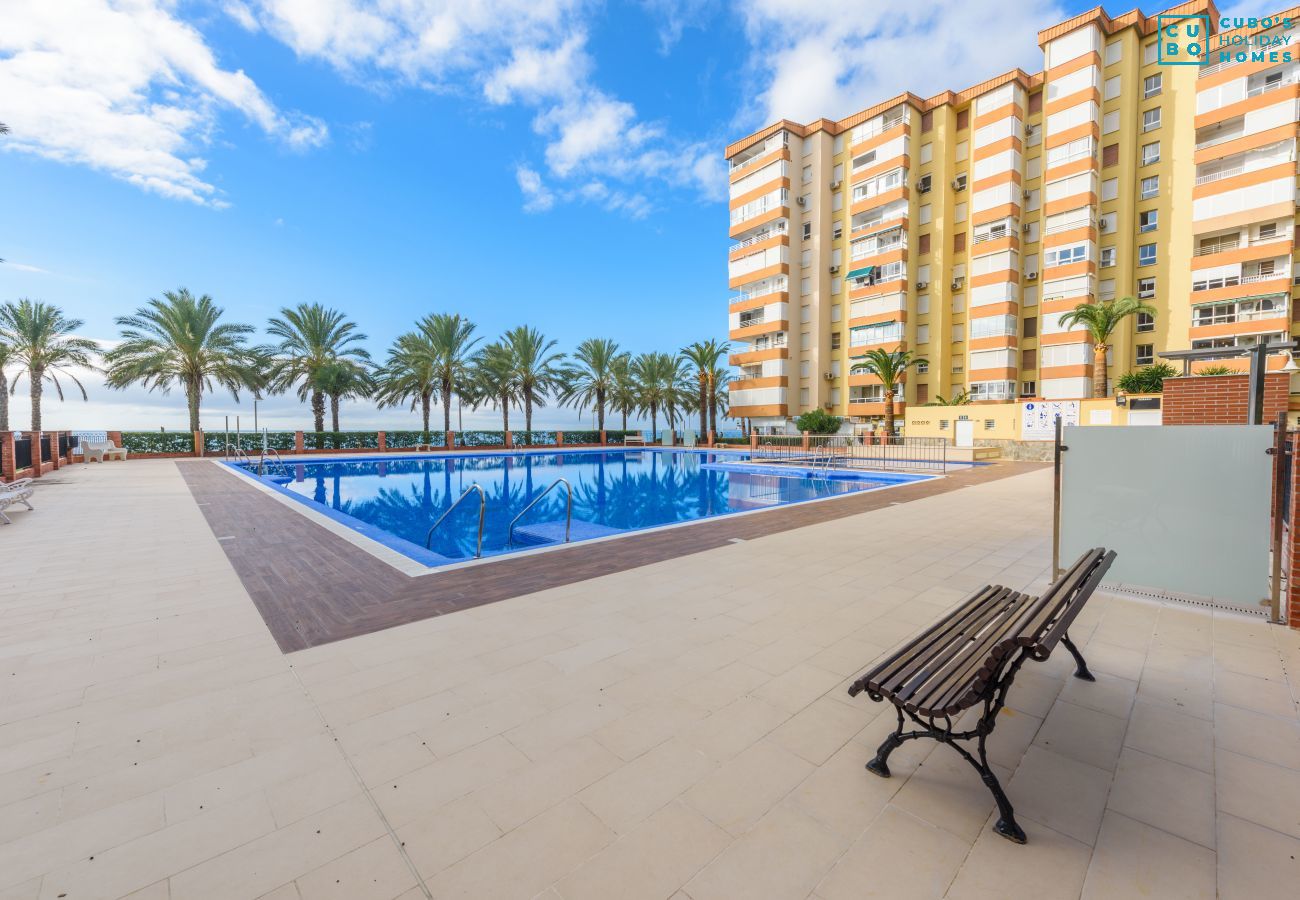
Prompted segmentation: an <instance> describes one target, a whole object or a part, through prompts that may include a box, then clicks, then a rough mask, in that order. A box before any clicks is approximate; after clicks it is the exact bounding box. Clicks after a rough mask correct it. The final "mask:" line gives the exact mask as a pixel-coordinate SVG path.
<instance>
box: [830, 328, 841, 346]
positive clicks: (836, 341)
mask: <svg viewBox="0 0 1300 900" xmlns="http://www.w3.org/2000/svg"><path fill="white" fill-rule="evenodd" d="M831 349H832V350H838V349H840V333H839V332H838V331H832V332H831Z"/></svg>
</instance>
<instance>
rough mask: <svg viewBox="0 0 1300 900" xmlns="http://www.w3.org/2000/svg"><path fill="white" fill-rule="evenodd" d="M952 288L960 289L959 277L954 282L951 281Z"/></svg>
mask: <svg viewBox="0 0 1300 900" xmlns="http://www.w3.org/2000/svg"><path fill="white" fill-rule="evenodd" d="M952 289H953V290H954V291H960V290H961V279H960V278H958V279H957V280H956V281H954V282H953V283H952Z"/></svg>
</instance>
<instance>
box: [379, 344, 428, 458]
mask: <svg viewBox="0 0 1300 900" xmlns="http://www.w3.org/2000/svg"><path fill="white" fill-rule="evenodd" d="M433 360H434V352H433V345H432V344H430V343H429V340H428V336H427V335H425V334H423V333H416V332H408V333H407V334H403V335H400V336H398V338H397V340H395V341H393V346H392V347H389V348H388V359H387V360H385V361H384V365H383V366H382V367H381V368H380V369H379V371H378V372H377V373H376V376H375V385H376V387H375V404H376V405H377V406H378V407H379V408H380V409H383V408H384V407H386V406H398V405H400V404H402V403H405V402H407V401H408V400H409V401H410V402H411V410H412V411H414V410H415V409H416V407H417V406H418V407H419V409H420V414H421V417H422V421H423V422H424V442H425V443H426V444H427V443H429V411H430V408H431V407H432V406H433V392H434V391H435V390H437V389H438V379H437V373H436V372H435V371H434V367H433Z"/></svg>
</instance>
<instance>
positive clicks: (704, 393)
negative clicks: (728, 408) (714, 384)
mask: <svg viewBox="0 0 1300 900" xmlns="http://www.w3.org/2000/svg"><path fill="white" fill-rule="evenodd" d="M708 416H709V379H708V377H707V376H706V375H705V374H704V373H703V372H701V373H700V438H701V439H703V438H705V437H707V436H708V433H709V419H708Z"/></svg>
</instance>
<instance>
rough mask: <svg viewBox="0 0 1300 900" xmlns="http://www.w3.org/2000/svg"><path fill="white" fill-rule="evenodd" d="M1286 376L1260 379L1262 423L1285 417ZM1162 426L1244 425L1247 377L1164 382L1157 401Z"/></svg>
mask: <svg viewBox="0 0 1300 900" xmlns="http://www.w3.org/2000/svg"><path fill="white" fill-rule="evenodd" d="M1290 378H1291V376H1290V375H1289V374H1288V373H1286V372H1270V373H1268V374H1267V375H1265V376H1264V421H1265V422H1272V421H1274V420H1276V419H1277V417H1278V416H1279V415H1282V416H1285V415H1286V410H1287V403H1288V401H1289V399H1290V397H1289V394H1290ZM1160 405H1161V409H1162V412H1163V421H1164V424H1165V425H1245V424H1246V423H1247V421H1249V413H1250V410H1249V405H1250V376H1249V375H1245V374H1242V375H1190V376H1186V377H1183V378H1166V379H1165V392H1164V399H1163V400H1162V401H1161V404H1160Z"/></svg>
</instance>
